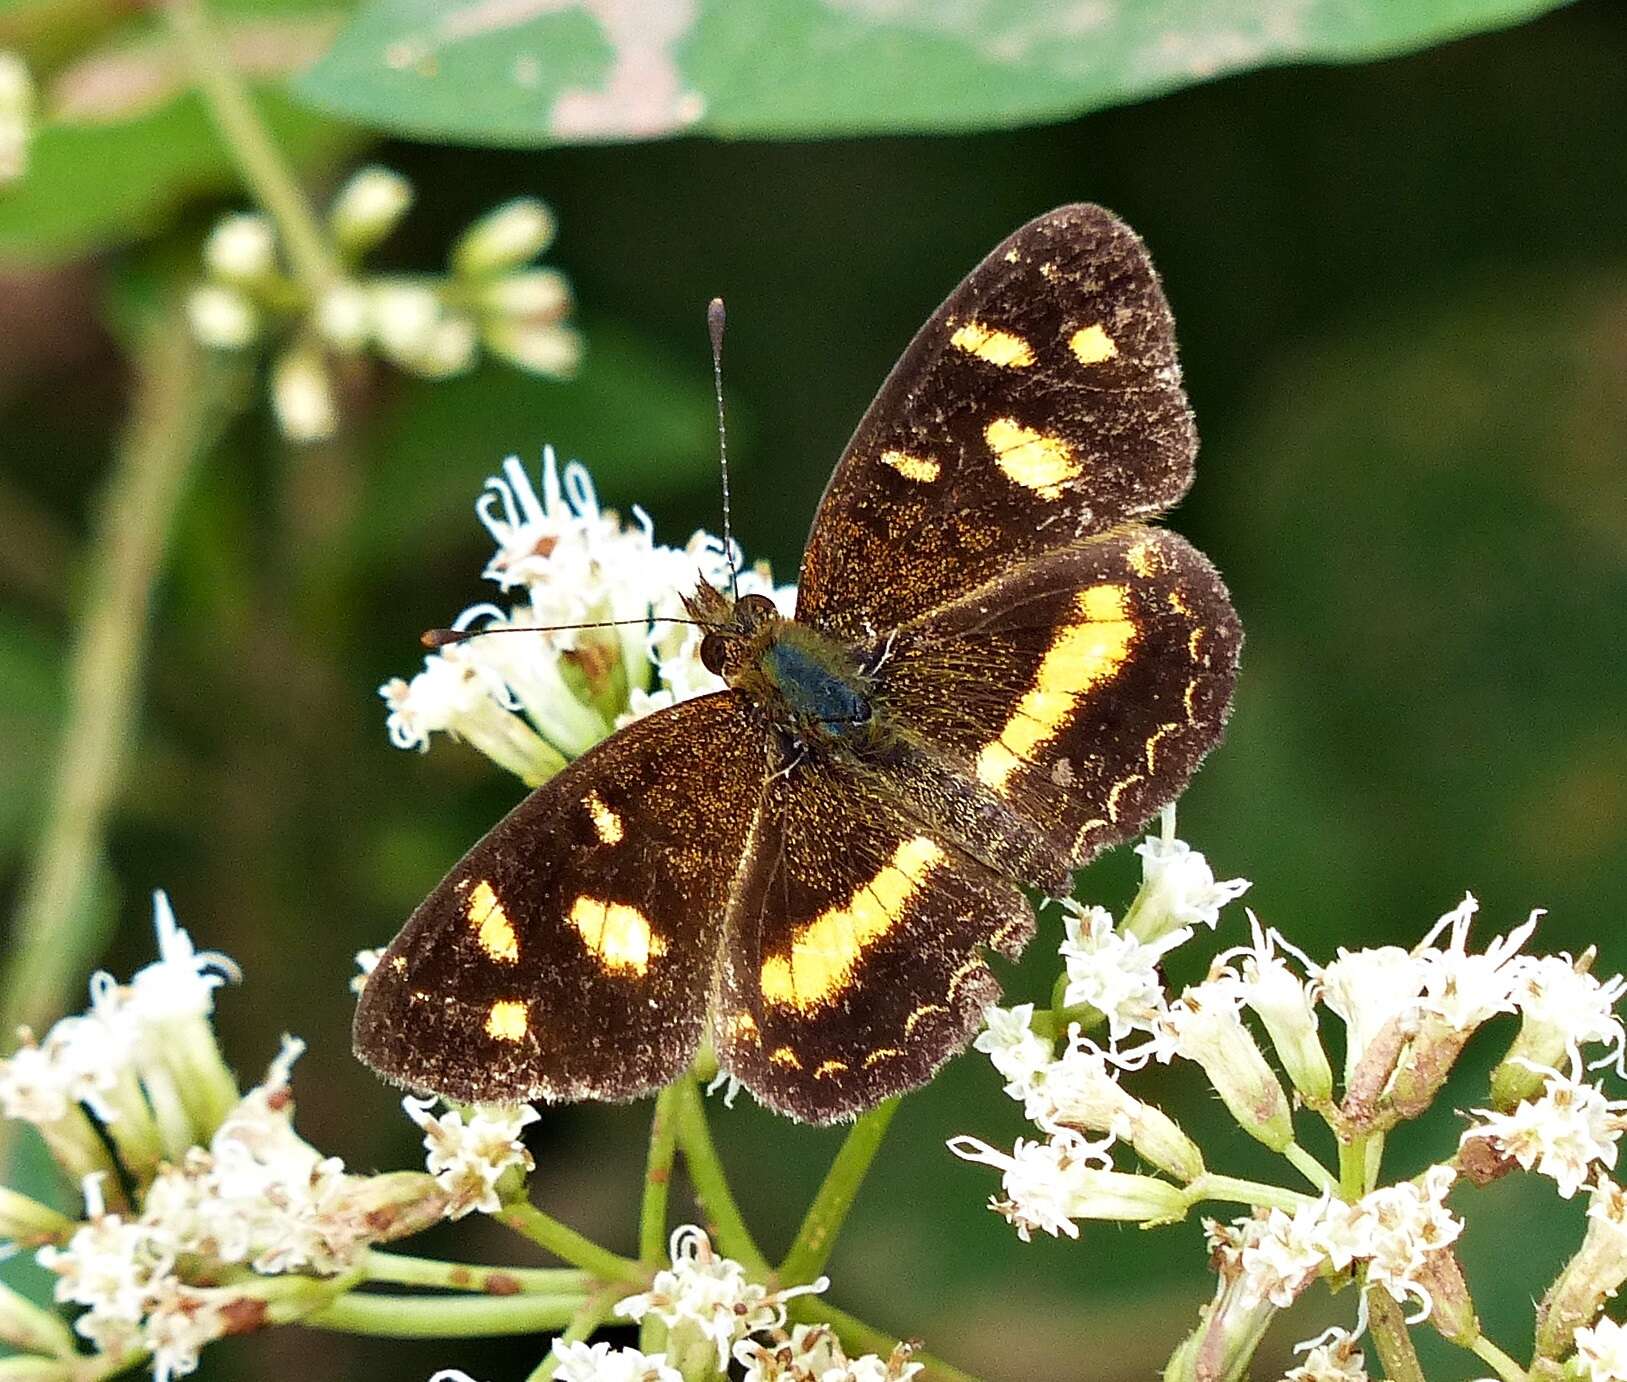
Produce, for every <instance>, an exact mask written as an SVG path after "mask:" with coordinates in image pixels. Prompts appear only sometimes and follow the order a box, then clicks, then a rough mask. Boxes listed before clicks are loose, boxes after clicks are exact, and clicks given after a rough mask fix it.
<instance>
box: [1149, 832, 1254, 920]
mask: <svg viewBox="0 0 1627 1382" xmlns="http://www.w3.org/2000/svg"><path fill="white" fill-rule="evenodd" d="M1136 853H1137V854H1139V855H1140V856H1141V895H1140V896H1139V897H1137V898H1136V901H1135V911H1136V912H1138V913H1140V914H1142V915H1144V916H1146V917H1148V918H1149V919H1152V921H1153V924H1152V927H1151V931H1150V933H1149V932H1144V931H1139V930H1138V934H1142V935H1146V936H1147V938H1148V939H1152V938H1154V937H1155V936H1157V935H1162V934H1163V932H1164V931H1166V930H1168V929H1170V928H1172V927H1188V928H1190V927H1193V926H1209V927H1213V926H1214V925H1215V924H1216V923H1217V922H1218V921H1219V920H1220V909H1221V908H1222V907H1224V906H1225V905H1226V904H1227V903H1228V902H1231V901H1233V900H1234V899H1236V898H1239V897H1241V896H1242V895H1243V894H1244V893H1246V892H1247V891H1248V889H1249V880H1248V879H1246V878H1231V879H1227V880H1226V881H1225V882H1217V881H1216V879H1215V874H1214V870H1213V869H1211V868H1210V867H1209V861H1208V860H1207V859H1205V858H1204V857H1203V855H1201V854H1199V853H1198V852H1197V851H1196V850H1195V849H1193V848H1192V847H1191V846H1190V845H1188V844H1187V843H1186V842H1185V841H1184V840H1177V839H1174V838H1169V839H1166V838H1164V837H1163V836H1161V835H1149V836H1147V838H1146V839H1145V840H1143V841H1142V842H1141V843H1140V844H1138V845H1137V846H1136Z"/></svg>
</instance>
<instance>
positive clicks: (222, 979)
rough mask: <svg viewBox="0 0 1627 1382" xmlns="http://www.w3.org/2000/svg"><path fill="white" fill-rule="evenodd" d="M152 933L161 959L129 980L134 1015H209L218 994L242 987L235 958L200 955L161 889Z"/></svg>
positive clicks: (152, 1018) (156, 896)
mask: <svg viewBox="0 0 1627 1382" xmlns="http://www.w3.org/2000/svg"><path fill="white" fill-rule="evenodd" d="M153 929H154V930H155V931H156V932H157V934H158V959H157V960H155V961H154V962H153V963H152V964H150V965H147V966H145V967H144V968H142V969H138V970H137V971H136V973H135V977H134V978H132V979H131V980H130V992H129V999H128V1001H129V1005H130V1009H131V1011H132V1012H133V1013H134V1014H135V1015H136V1017H137V1018H138V1019H139V1020H142V1021H148V1022H156V1021H165V1020H169V1019H173V1018H182V1017H207V1016H208V1015H209V1014H210V1013H212V1012H213V1011H214V1010H215V990H216V989H217V988H220V987H221V986H222V985H223V984H228V983H232V984H235V983H238V982H239V981H240V980H241V979H242V977H243V971H242V970H240V969H239V968H238V967H237V964H236V963H235V961H233V960H232V958H231V956H229V955H223V954H222V953H221V952H220V951H218V950H202V951H200V950H199V949H198V948H197V946H195V945H194V944H193V943H192V937H191V936H189V935H188V934H187V933H186V932H185V931H184V930H183V929H182V928H181V926H180V925H179V924H178V923H177V922H176V920H175V911H174V909H173V908H172V907H171V906H170V901H169V895H168V894H167V893H165V892H164V891H163V890H162V889H160V890H158V891H157V892H155V893H153ZM104 977H105V976H104Z"/></svg>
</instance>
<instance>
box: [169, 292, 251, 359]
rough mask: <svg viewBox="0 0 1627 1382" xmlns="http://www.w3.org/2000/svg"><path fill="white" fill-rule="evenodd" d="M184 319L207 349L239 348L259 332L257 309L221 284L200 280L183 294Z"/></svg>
mask: <svg viewBox="0 0 1627 1382" xmlns="http://www.w3.org/2000/svg"><path fill="white" fill-rule="evenodd" d="M186 320H187V325H188V326H190V327H191V328H192V335H193V336H194V337H195V338H196V340H197V341H198V343H199V344H200V345H205V346H208V347H209V349H211V350H242V349H243V347H244V346H246V345H249V344H251V343H252V342H253V341H254V340H255V338H256V337H258V336H259V334H260V309H259V308H257V307H256V306H255V305H254V304H253V303H252V302H250V301H249V299H248V298H246V297H244V296H243V294H242V293H240V292H238V291H237V289H236V288H228V287H226V286H225V285H224V284H221V283H200V284H199V285H198V286H197V287H196V288H194V289H193V290H192V291H191V292H190V293H189V294H187V299H186Z"/></svg>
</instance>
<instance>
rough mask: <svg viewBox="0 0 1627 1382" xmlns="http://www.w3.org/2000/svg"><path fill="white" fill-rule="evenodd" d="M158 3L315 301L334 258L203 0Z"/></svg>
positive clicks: (333, 274) (332, 272)
mask: <svg viewBox="0 0 1627 1382" xmlns="http://www.w3.org/2000/svg"><path fill="white" fill-rule="evenodd" d="M161 7H162V9H163V13H164V17H165V18H166V19H167V20H168V21H169V26H170V29H171V30H172V31H173V32H174V34H175V37H176V41H177V42H178V43H179V44H180V47H181V51H182V52H183V53H184V54H185V55H186V61H187V65H188V66H189V67H190V68H191V69H192V76H193V78H194V79H195V80H196V82H197V84H198V90H199V92H200V93H201V94H202V96H203V99H204V104H205V105H207V106H208V108H209V114H210V117H211V118H212V119H213V120H214V122H215V128H216V129H217V130H218V131H219V133H220V137H221V141H222V142H223V143H224V144H225V145H226V148H227V150H228V151H229V152H230V153H231V156H232V159H233V161H234V162H235V163H236V164H237V170H238V172H240V173H241V174H242V175H243V181H244V182H245V183H247V184H248V187H249V191H250V192H252V193H253V194H254V199H255V201H257V202H258V203H259V204H260V206H261V207H262V208H263V209H264V211H265V212H266V214H267V215H268V216H270V217H271V219H272V220H273V221H275V222H276V224H277V230H278V231H279V232H280V234H281V236H282V242H283V245H284V246H285V247H286V249H287V251H288V261H289V264H290V265H291V267H292V268H293V270H294V274H295V276H296V277H298V278H299V280H300V282H301V284H302V285H303V286H304V288H305V289H306V291H307V292H309V293H310V295H311V297H312V298H313V300H315V299H320V298H321V297H323V296H324V295H325V294H326V292H327V290H328V289H329V288H331V287H332V286H333V285H334V284H335V283H336V282H337V281H338V279H339V277H340V271H339V264H338V260H337V258H336V256H335V255H334V252H333V250H332V248H331V247H330V246H329V244H328V241H327V237H326V236H325V235H324V234H323V232H322V228H321V226H320V225H319V224H318V223H317V219H316V216H315V214H314V213H313V212H312V211H311V207H310V203H309V202H307V201H306V199H305V193H304V192H303V191H302V190H301V189H300V186H299V183H298V182H297V181H296V180H295V178H294V175H293V173H292V172H291V171H290V170H289V167H288V164H287V162H286V161H285V160H284V158H283V156H282V151H281V150H280V149H278V148H277V145H276V142H275V141H274V140H273V139H272V137H271V132H270V131H269V130H268V129H267V128H266V124H265V120H264V119H263V118H262V117H261V115H260V112H259V110H257V109H256V108H255V104H254V97H253V96H252V95H250V93H249V89H248V87H247V86H246V85H245V84H244V82H243V79H242V77H241V76H240V75H239V74H238V72H237V70H236V69H235V68H234V67H233V66H232V64H231V62H230V61H229V59H228V57H227V53H226V47H225V44H224V42H223V40H222V39H221V37H220V35H219V34H218V33H216V32H215V29H214V26H213V24H212V23H211V22H210V19H209V15H208V13H207V12H206V11H205V9H204V5H203V0H162V5H161Z"/></svg>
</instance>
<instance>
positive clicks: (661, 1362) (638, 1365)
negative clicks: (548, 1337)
mask: <svg viewBox="0 0 1627 1382" xmlns="http://www.w3.org/2000/svg"><path fill="white" fill-rule="evenodd" d="M553 1355H554V1357H555V1358H556V1359H557V1360H558V1361H559V1368H558V1371H556V1372H555V1373H554V1376H555V1377H556V1378H558V1379H559V1382H683V1374H682V1373H681V1372H679V1371H678V1369H677V1368H675V1367H672V1366H671V1365H670V1364H669V1363H668V1362H667V1356H666V1354H664V1353H648V1354H646V1353H640V1352H639V1351H638V1350H637V1349H636V1348H612V1347H611V1346H610V1345H609V1344H602V1343H601V1344H589V1343H585V1342H583V1341H582V1340H580V1339H578V1340H574V1341H572V1342H570V1343H566V1342H565V1341H564V1340H563V1339H555V1340H554V1347H553ZM435 1376H436V1377H444V1376H446V1374H443V1373H436V1374H435ZM430 1382H435V1379H434V1378H431V1379H430Z"/></svg>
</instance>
